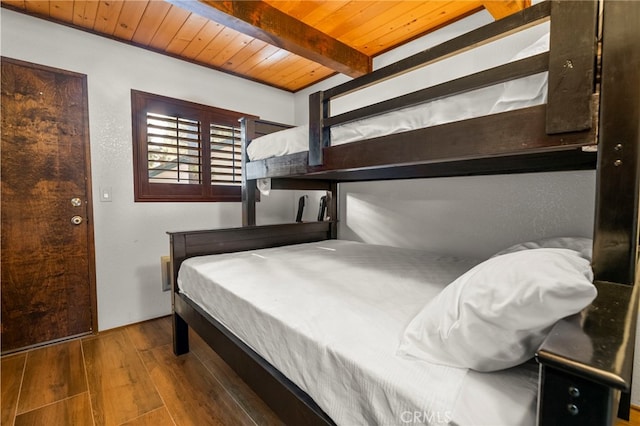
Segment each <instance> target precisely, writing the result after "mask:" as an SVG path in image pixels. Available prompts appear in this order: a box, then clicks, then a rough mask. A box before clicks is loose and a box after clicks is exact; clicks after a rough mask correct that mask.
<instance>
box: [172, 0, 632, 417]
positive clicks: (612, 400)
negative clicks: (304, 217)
mask: <svg viewBox="0 0 640 426" xmlns="http://www.w3.org/2000/svg"><path fill="white" fill-rule="evenodd" d="M598 8H599V5H598V2H596V1H552V2H550V3H549V2H545V3H540V4H537V5H535V6H533V7H530V8H528V9H525V10H523V11H522V12H520V13H517V14H515V15H512V16H510V17H507V18H505V19H502V20H500V21H497V22H495V23H492V24H490V25H487V26H485V27H482V28H480V29H477V30H474V31H472V32H470V33H467V34H465V35H462V36H460V37H458V38H456V39H453V40H451V41H449V42H446V43H443V44H442V45H439V46H436V47H433V48H431V49H428V50H426V51H424V52H421V53H418V54H416V55H414V56H411V57H409V58H407V59H404V60H401V61H399V62H397V63H395V64H392V65H390V66H387V67H384V68H381V69H379V70H377V71H375V72H373V73H371V74H369V75H366V76H363V77H360V78H358V79H355V80H352V81H349V82H347V83H344V84H342V85H339V86H337V87H334V88H332V89H330V90H327V91H324V92H319V93H315V94H313V95H311V96H310V100H309V102H310V108H309V116H310V142H309V147H310V149H309V152H308V153H307V152H304V153H299V154H292V155H288V156H285V157H279V158H271V159H267V160H261V161H253V162H248V161H245V162H244V164H243V166H244V177H243V210H242V214H243V224H244V225H245V226H243V227H242V228H235V229H221V230H210V231H192V232H174V233H170V240H171V265H172V269H173V283H174V286H173V292H172V295H173V298H172V300H173V313H174V314H173V325H174V352H175V353H176V354H182V353H185V352H187V351H188V350H189V346H188V333H187V332H188V327H192V328H193V329H194V330H195V331H196V332H197V333H198V334H199V335H201V336H202V337H203V338H204V340H205V341H207V342H208V344H209V345H211V347H212V348H214V349H215V350H216V352H218V353H219V354H220V356H221V357H222V358H223V359H225V361H226V362H227V363H228V364H229V365H230V366H231V367H232V368H234V370H236V372H237V373H238V374H239V375H240V377H242V378H243V380H245V381H246V382H247V383H248V384H249V385H251V387H252V388H253V389H254V390H255V391H256V393H257V394H258V395H260V396H261V397H262V398H263V399H264V400H265V402H266V403H267V404H268V405H270V406H271V407H272V408H273V410H274V411H275V412H276V413H277V414H278V415H279V416H280V417H281V418H282V420H283V421H285V422H286V423H288V424H333V422H332V420H331V419H330V418H329V417H328V416H327V415H326V414H325V413H324V412H323V411H322V410H321V409H320V408H319V407H318V406H317V405H316V404H315V403H314V401H313V400H312V399H311V398H310V397H309V396H308V395H306V394H305V393H304V392H303V391H302V390H300V389H299V388H298V387H297V386H296V385H295V384H293V383H292V382H291V381H289V380H288V379H287V378H286V377H284V376H283V375H282V374H281V373H280V372H279V371H277V370H276V369H275V368H274V367H272V366H271V365H270V364H269V363H267V362H266V361H265V360H264V359H263V358H261V357H260V356H259V355H258V354H256V353H255V352H254V351H252V350H251V349H250V348H249V347H247V346H246V345H245V344H244V343H243V342H241V341H240V340H238V339H237V338H236V337H235V336H234V335H233V334H232V333H231V332H230V331H229V330H227V329H225V328H224V327H223V326H222V325H221V324H219V323H218V322H217V321H216V320H215V319H213V318H211V317H210V316H209V315H208V314H206V313H205V312H204V311H202V309H201V308H200V307H198V306H197V305H196V304H195V303H193V302H192V301H191V300H189V299H188V298H187V297H185V296H184V295H182V294H180V293H179V291H178V289H177V286H176V284H175V283H176V280H177V275H178V270H179V268H180V265H181V263H182V261H184V260H185V259H187V258H189V257H192V256H199V255H204V254H215V253H225V252H233V251H242V250H249V249H256V248H264V247H274V246H281V245H287V244H295V243H302V242H311V241H319V240H324V239H331V238H336V234H337V222H336V219H337V212H338V209H337V203H336V202H335V201H334V202H332V203H330V211H329V217H330V218H331V219H332V221H325V222H312V223H295V224H283V225H269V226H255V220H256V218H255V214H256V212H255V203H256V189H255V180H256V179H259V178H263V177H269V178H272V187H273V188H276V189H305V190H306V189H320V190H326V191H331V192H332V193H333V194H334V195H335V194H337V185H338V182H345V181H364V180H384V179H406V178H427V177H440V176H461V175H478V174H503V173H520V172H537V171H540V172H544V171H556V170H576V169H593V168H595V169H596V172H597V184H596V186H597V188H596V205H595V221H594V246H593V261H592V267H593V271H594V277H595V279H594V281H595V285H596V286H597V288H598V296H597V298H596V299H595V301H594V302H593V304H592V305H591V306H589V307H587V308H586V309H585V310H584V311H583V312H582V313H581V315H576V316H574V317H570V318H567V319H564V320H561V321H559V322H558V323H557V324H556V325H555V326H554V328H553V329H552V331H551V333H550V334H549V336H548V338H547V339H546V340H545V342H544V343H543V345H542V346H541V347H540V349H539V350H538V352H537V356H536V358H537V360H538V362H539V365H540V383H541V384H540V388H539V406H538V423H539V424H543V425H556V424H557V425H609V424H613V422H614V419H615V417H616V415H617V416H619V417H621V418H627V419H628V415H629V398H630V391H631V378H632V366H633V352H634V346H635V330H636V316H637V312H638V291H639V290H638V289H639V288H640V279H638V276H639V275H640V274H638V268H637V265H638V242H639V235H638V210H639V198H640V183H639V182H640V160H639V156H640V149H639V147H640V72H638V70H640V26H639V25H638V22H640V2H629V1H609V0H605V1H604V3H603V5H602V9H603V10H599V9H598ZM600 16H602V20H600V19H599V17H600ZM549 17H550V20H551V48H550V51H549V52H548V53H545V54H542V55H537V56H534V57H532V58H529V59H525V60H522V61H518V62H515V63H513V64H508V65H504V66H500V67H497V68H494V69H491V70H488V71H484V72H480V73H477V74H473V75H471V76H468V77H464V78H461V79H457V80H454V81H452V82H449V83H445V84H442V85H439V86H435V87H431V88H427V89H424V90H420V91H418V92H414V93H411V94H408V95H404V96H401V97H398V98H395V99H392V100H389V101H385V102H381V103H378V104H375V105H371V106H367V107H365V108H360V109H357V110H354V111H350V112H348V113H344V114H341V115H337V116H331V114H330V102H331V100H333V99H336V98H337V97H339V96H342V95H345V94H348V93H351V92H353V91H355V90H358V89H361V88H364V87H368V86H370V85H372V84H375V83H376V82H379V81H382V80H385V79H387V78H391V77H394V76H396V75H399V74H402V73H405V72H408V71H411V70H413V69H415V68H417V67H419V66H422V65H424V64H428V63H432V62H434V61H436V60H439V59H441V58H443V57H447V56H449V55H451V54H454V53H456V52H460V51H464V50H466V49H468V48H469V47H471V46H476V45H479V44H483V43H487V42H489V41H491V40H494V39H496V38H499V37H502V36H504V35H508V34H510V33H512V32H514V31H516V30H518V29H520V28H526V27H528V26H531V25H535V24H536V23H539V22H541V21H542V20H545V19H549ZM600 24H602V25H600ZM599 48H600V49H601V54H598V51H599ZM544 70H548V71H549V93H548V102H547V104H546V105H543V106H535V107H530V108H525V109H521V110H517V111H510V112H505V113H502V114H498V115H492V116H487V117H481V118H476V119H471V120H465V121H460V122H456V123H450V124H444V125H440V126H434V127H430V128H426V129H420V130H416V131H411V132H407V133H403V134H397V135H390V136H385V137H381V138H376V139H373V140H369V141H364V142H355V143H351V144H346V145H340V146H335V147H331V146H330V145H331V141H330V137H329V131H328V130H329V128H330V127H331V126H333V125H337V124H340V123H345V122H348V121H352V120H355V119H359V118H363V117H366V116H370V115H375V114H378V113H380V112H382V111H389V110H396V109H399V108H401V107H404V106H408V105H413V104H417V103H420V102H424V101H426V100H430V99H438V98H440V97H443V96H445V95H451V94H456V93H463V92H466V91H468V90H472V89H474V88H479V87H484V86H487V85H490V84H495V83H497V82H502V81H508V80H510V79H514V78H518V77H522V76H526V75H531V74H535V73H538V72H541V71H544ZM286 127H289V126H285V125H282V124H278V123H270V122H266V121H262V120H254V119H250V120H249V119H247V120H244V122H243V139H244V141H245V147H246V144H248V143H250V142H251V140H252V139H253V138H255V137H257V136H260V135H262V134H266V133H271V132H273V131H276V130H280V129H283V128H286ZM469 135H473V138H470V137H469ZM584 147H588V148H591V149H584ZM595 147H597V150H596V149H593V148H595ZM596 151H597V152H596ZM335 198H336V197H334V199H335ZM584 341H587V342H589V343H590V344H591V347H592V348H593V351H592V352H589V351H584V350H582V348H583V346H582V344H580V342H584Z"/></svg>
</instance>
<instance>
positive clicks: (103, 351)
mask: <svg viewBox="0 0 640 426" xmlns="http://www.w3.org/2000/svg"><path fill="white" fill-rule="evenodd" d="M190 337H191V352H190V353H188V354H186V355H183V356H180V357H176V356H174V355H173V352H172V350H171V321H170V319H169V317H165V318H159V319H156V320H152V321H147V322H144V323H139V324H134V325H131V326H127V327H123V328H120V329H117V330H112V331H107V332H105V333H101V334H99V335H97V336H90V337H85V338H82V339H77V340H72V341H68V342H64V343H59V344H56V345H52V346H47V347H43V348H39V349H34V350H30V351H27V352H24V353H19V354H15V355H10V356H7V357H4V358H3V359H2V371H1V373H2V401H1V402H2V404H1V410H0V411H1V419H0V423H1V424H2V425H13V424H15V425H16V426H19V425H74V426H75V425H128V426H134V425H136V426H142V425H154V426H156V425H278V424H282V422H281V421H280V420H279V419H278V417H277V416H276V415H275V414H274V413H273V412H272V411H271V410H270V409H269V408H268V407H267V406H266V405H265V404H264V403H263V402H262V400H260V398H258V397H257V396H256V395H255V394H254V393H253V391H252V390H251V389H250V388H249V387H248V386H247V385H245V384H244V382H242V381H241V380H240V379H239V378H238V376H237V375H236V374H235V373H234V372H233V371H232V370H231V369H229V368H228V367H227V366H226V364H225V363H224V362H223V361H222V360H221V359H220V358H219V357H218V356H217V355H216V354H215V352H213V351H212V350H211V349H210V348H209V347H208V346H207V345H206V344H205V343H204V342H203V341H202V340H201V339H200V338H199V337H198V336H197V335H195V334H192V335H191V336H190Z"/></svg>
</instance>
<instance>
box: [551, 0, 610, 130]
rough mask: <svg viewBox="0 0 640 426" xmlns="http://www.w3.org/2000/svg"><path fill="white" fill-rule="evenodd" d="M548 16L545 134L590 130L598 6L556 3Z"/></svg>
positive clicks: (593, 4)
mask: <svg viewBox="0 0 640 426" xmlns="http://www.w3.org/2000/svg"><path fill="white" fill-rule="evenodd" d="M551 16H552V17H553V18H552V19H551V33H550V46H553V49H551V50H550V51H549V84H548V101H547V119H546V131H547V134H555V133H563V132H569V131H571V132H573V131H579V130H585V129H590V128H591V126H592V125H593V111H592V109H593V105H592V102H591V97H592V96H593V91H594V90H593V89H594V83H595V76H594V58H595V57H596V52H597V50H596V49H597V21H598V20H597V17H598V3H597V1H594V0H589V1H566V0H565V1H558V0H555V1H553V2H552V3H551ZM576 28H580V32H579V33H578V34H576V31H575V29H576Z"/></svg>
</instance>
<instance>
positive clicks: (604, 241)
mask: <svg viewBox="0 0 640 426" xmlns="http://www.w3.org/2000/svg"><path fill="white" fill-rule="evenodd" d="M638 22H640V2H637V1H605V2H604V24H603V35H602V42H603V47H602V52H603V53H602V82H601V91H600V92H601V94H600V132H599V140H598V150H599V156H598V169H597V170H598V176H597V185H598V190H597V191H596V193H597V194H598V199H597V200H596V217H595V236H596V237H595V241H594V247H593V270H594V274H595V279H596V280H600V281H609V282H614V283H621V284H629V285H633V282H634V277H635V274H636V259H637V254H638V197H639V191H640V189H639V183H638V182H639V180H640V178H639V175H640V173H639V170H638V168H639V160H638V156H639V155H640V149H639V146H640V72H639V71H638V70H640V25H638Z"/></svg>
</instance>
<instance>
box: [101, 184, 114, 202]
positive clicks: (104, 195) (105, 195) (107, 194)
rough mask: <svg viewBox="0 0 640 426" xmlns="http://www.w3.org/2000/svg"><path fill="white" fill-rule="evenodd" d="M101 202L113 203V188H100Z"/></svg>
mask: <svg viewBox="0 0 640 426" xmlns="http://www.w3.org/2000/svg"><path fill="white" fill-rule="evenodd" d="M100 201H103V202H108V201H111V187H110V186H101V187H100Z"/></svg>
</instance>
